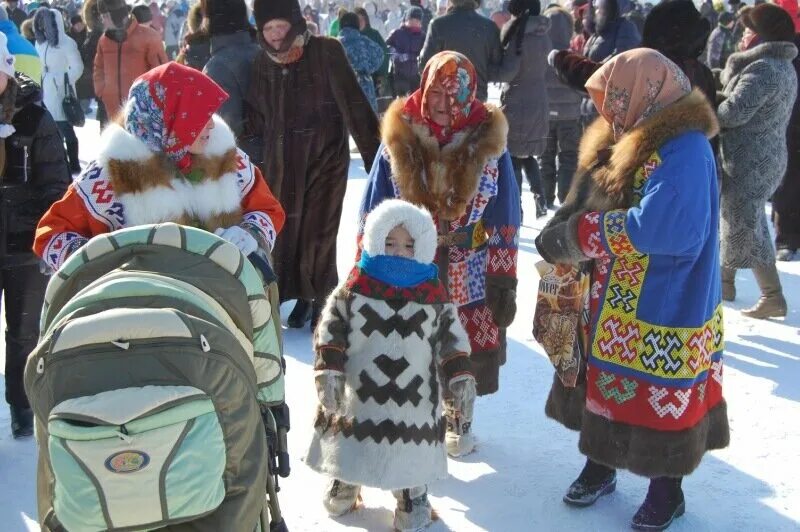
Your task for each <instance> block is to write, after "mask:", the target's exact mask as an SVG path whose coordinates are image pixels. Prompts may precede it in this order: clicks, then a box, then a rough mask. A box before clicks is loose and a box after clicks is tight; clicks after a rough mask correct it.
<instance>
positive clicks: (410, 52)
mask: <svg viewBox="0 0 800 532" xmlns="http://www.w3.org/2000/svg"><path fill="white" fill-rule="evenodd" d="M422 17H423V13H422V9H420V8H418V7H412V8H411V9H409V10H408V11H407V12H406V17H405V20H404V21H403V25H402V26H400V27H399V28H397V29H396V30H394V31H393V32H392V33H391V34H390V35H389V38H388V39H386V44H388V45H389V50H390V51H391V54H392V56H391V59H392V63H391V66H390V74H389V75H390V79H391V83H392V94H393V95H394V97H395V98H397V97H399V96H408V95H409V94H411V93H412V92H414V91H415V90H417V88H418V87H419V83H420V77H419V70H418V68H417V63H418V58H419V54H420V52H421V51H422V46H423V45H424V44H425V32H423V31H422Z"/></svg>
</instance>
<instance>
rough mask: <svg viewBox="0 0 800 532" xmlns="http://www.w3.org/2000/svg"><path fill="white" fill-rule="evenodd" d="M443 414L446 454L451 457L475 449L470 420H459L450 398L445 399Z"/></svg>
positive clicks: (466, 453)
mask: <svg viewBox="0 0 800 532" xmlns="http://www.w3.org/2000/svg"><path fill="white" fill-rule="evenodd" d="M444 415H445V420H446V422H447V432H446V433H445V435H444V442H445V446H446V447H447V454H449V455H450V456H451V457H453V458H458V457H461V456H466V455H468V454H470V453H471V452H472V451H474V450H475V435H474V434H473V433H472V422H471V421H461V419H460V418H459V416H458V413H457V412H456V410H455V408H454V407H453V400H452V399H445V401H444Z"/></svg>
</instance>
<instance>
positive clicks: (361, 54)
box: [339, 28, 386, 111]
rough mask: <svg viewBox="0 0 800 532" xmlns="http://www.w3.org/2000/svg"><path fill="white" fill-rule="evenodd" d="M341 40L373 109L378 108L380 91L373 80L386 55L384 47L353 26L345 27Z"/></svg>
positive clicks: (340, 36)
mask: <svg viewBox="0 0 800 532" xmlns="http://www.w3.org/2000/svg"><path fill="white" fill-rule="evenodd" d="M339 41H340V42H341V43H342V47H343V48H344V53H345V54H347V60H348V61H350V66H352V67H353V71H354V72H355V73H356V77H357V78H358V84H359V85H360V86H361V90H362V91H364V95H365V96H366V97H367V100H368V101H369V104H370V105H371V106H372V110H373V111H377V109H378V93H377V92H376V91H375V82H374V81H373V80H372V76H373V74H375V73H377V72H378V70H380V68H381V65H383V61H384V59H385V57H386V54H384V52H383V48H381V46H380V45H379V44H378V43H376V42H375V41H373V40H372V39H370V38H369V37H367V36H366V35H364V34H362V33H361V32H360V31H358V30H356V29H353V28H343V29H342V31H341V32H340V33H339Z"/></svg>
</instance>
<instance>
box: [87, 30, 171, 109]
mask: <svg viewBox="0 0 800 532" xmlns="http://www.w3.org/2000/svg"><path fill="white" fill-rule="evenodd" d="M166 62H167V54H166V53H165V52H164V44H163V43H162V42H161V37H159V35H158V32H156V31H155V30H154V29H151V28H148V27H146V26H140V25H139V23H138V22H136V20H133V19H131V22H130V25H129V26H128V29H127V30H126V31H125V38H124V40H123V41H122V42H118V41H115V40H113V39H112V38H111V37H109V35H108V32H106V34H104V35H103V36H102V37H100V42H99V44H98V45H97V54H96V55H95V58H94V77H93V80H94V92H95V94H96V95H97V97H98V98H100V99H101V100H102V101H103V104H104V105H105V108H106V112H107V113H108V116H110V117H113V116H115V115H116V114H117V113H119V111H120V110H121V109H122V106H123V104H124V102H125V100H126V99H127V98H128V91H129V90H130V88H131V85H132V84H133V81H134V80H135V79H136V78H138V77H139V76H141V75H142V74H144V73H145V72H147V71H148V70H150V69H152V68H155V67H157V66H159V65H163V64H164V63H166Z"/></svg>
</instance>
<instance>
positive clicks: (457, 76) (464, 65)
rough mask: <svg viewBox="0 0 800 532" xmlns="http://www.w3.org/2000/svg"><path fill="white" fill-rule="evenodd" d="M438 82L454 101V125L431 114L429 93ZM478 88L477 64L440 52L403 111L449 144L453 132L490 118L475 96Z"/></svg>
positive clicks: (423, 75) (433, 59) (430, 61)
mask: <svg viewBox="0 0 800 532" xmlns="http://www.w3.org/2000/svg"><path fill="white" fill-rule="evenodd" d="M436 84H439V85H441V86H442V88H443V89H444V91H445V93H446V94H447V96H448V98H449V100H450V127H442V126H440V125H438V124H436V123H435V122H434V121H433V120H431V117H430V114H429V113H428V98H427V93H428V90H429V89H430V88H431V87H432V86H434V85H436ZM477 87H478V76H477V74H476V73H475V67H474V66H472V63H470V61H469V59H467V58H466V56H464V55H461V54H459V53H458V52H439V53H438V54H436V55H434V56H433V57H431V59H430V60H429V61H428V64H427V65H425V70H423V71H422V82H421V83H420V88H419V89H417V90H416V92H414V94H412V95H411V96H410V97H409V98H408V100H406V104H405V107H404V109H403V111H404V113H405V114H406V115H407V116H409V117H410V118H411V119H412V120H413V121H415V122H417V123H424V124H425V125H427V126H428V128H429V129H430V131H431V133H432V134H433V135H434V136H435V137H436V138H437V139H438V140H439V142H440V143H442V144H445V143H447V142H449V141H450V139H451V138H452V136H453V133H456V132H457V131H460V130H462V129H464V128H466V127H470V126H474V125H477V124H480V123H481V122H483V121H484V120H485V119H486V116H487V114H488V113H487V111H486V107H484V105H483V103H481V101H480V100H477V99H475V91H476V90H477Z"/></svg>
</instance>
